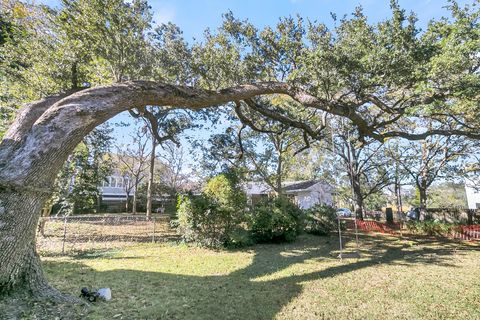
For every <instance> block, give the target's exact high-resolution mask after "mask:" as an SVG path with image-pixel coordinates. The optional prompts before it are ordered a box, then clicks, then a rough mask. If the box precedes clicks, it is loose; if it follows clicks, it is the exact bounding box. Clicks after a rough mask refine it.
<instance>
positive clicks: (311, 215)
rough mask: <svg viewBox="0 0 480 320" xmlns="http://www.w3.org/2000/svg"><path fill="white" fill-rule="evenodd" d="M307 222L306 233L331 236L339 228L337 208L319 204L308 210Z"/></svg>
mask: <svg viewBox="0 0 480 320" xmlns="http://www.w3.org/2000/svg"><path fill="white" fill-rule="evenodd" d="M305 221H306V224H305V231H306V232H308V233H311V234H315V235H320V236H325V235H329V234H330V232H332V231H334V230H337V228H338V221H337V213H336V210H335V208H333V207H331V206H328V205H324V204H322V205H320V204H317V205H315V206H313V207H312V208H310V209H308V210H306V212H305Z"/></svg>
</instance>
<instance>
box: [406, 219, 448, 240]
mask: <svg viewBox="0 0 480 320" xmlns="http://www.w3.org/2000/svg"><path fill="white" fill-rule="evenodd" d="M455 228H456V225H454V224H452V223H446V222H441V221H433V220H429V221H410V222H408V223H407V229H408V231H410V232H412V233H416V234H423V235H427V236H448V235H450V234H452V233H453V231H454V230H455Z"/></svg>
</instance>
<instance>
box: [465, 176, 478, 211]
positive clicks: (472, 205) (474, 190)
mask: <svg viewBox="0 0 480 320" xmlns="http://www.w3.org/2000/svg"><path fill="white" fill-rule="evenodd" d="M465 192H466V193H467V203H468V208H469V209H480V181H479V182H477V183H475V181H472V180H469V179H466V180H465Z"/></svg>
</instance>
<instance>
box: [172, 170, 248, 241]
mask: <svg viewBox="0 0 480 320" xmlns="http://www.w3.org/2000/svg"><path fill="white" fill-rule="evenodd" d="M246 201H247V198H246V195H245V193H244V192H243V191H242V190H241V188H240V187H239V186H238V181H237V180H235V179H234V178H232V177H231V176H229V175H228V174H221V175H219V176H216V177H214V178H212V179H210V181H209V182H208V183H207V185H206V187H205V190H204V193H203V194H202V195H200V196H180V197H179V198H178V205H177V215H178V220H177V231H178V232H179V233H180V234H181V235H182V237H183V239H184V240H185V241H187V242H196V243H198V244H200V245H203V246H207V247H219V246H236V247H238V246H242V245H248V244H250V243H251V241H250V240H249V239H247V238H248V235H247V233H246V230H244V227H245V225H246V223H245V219H246V218H245V208H246Z"/></svg>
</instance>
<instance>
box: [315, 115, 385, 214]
mask: <svg viewBox="0 0 480 320" xmlns="http://www.w3.org/2000/svg"><path fill="white" fill-rule="evenodd" d="M331 123H332V126H331V130H332V132H331V140H326V141H325V144H324V146H325V149H327V150H329V152H331V153H332V155H333V156H334V157H333V159H332V160H333V161H335V162H336V166H337V168H336V172H337V173H338V174H339V175H342V174H345V173H346V175H347V176H348V180H349V183H350V191H351V194H352V197H351V198H352V200H353V204H354V209H355V214H356V216H357V218H359V219H363V217H364V212H365V200H366V199H368V198H370V199H371V198H372V197H374V196H377V197H378V195H379V194H381V191H382V189H383V188H384V187H385V186H387V185H388V184H389V183H390V173H389V171H388V170H387V163H388V161H387V160H386V159H385V157H384V155H383V146H382V144H380V143H378V142H377V141H375V140H372V139H367V140H365V139H362V138H361V137H360V136H359V134H358V132H357V130H356V129H355V128H352V127H351V126H349V125H345V124H344V123H343V121H332V122H331Z"/></svg>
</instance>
